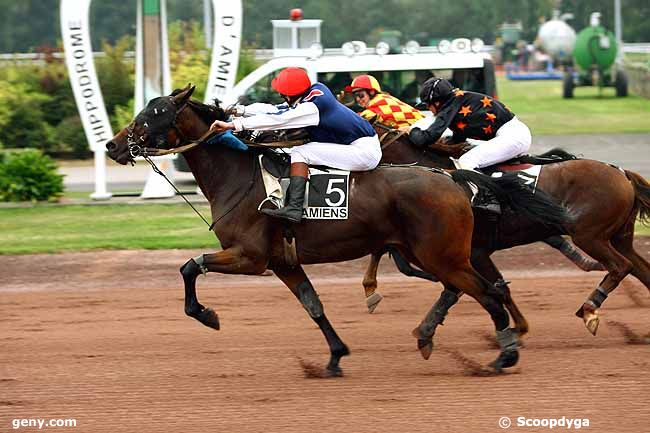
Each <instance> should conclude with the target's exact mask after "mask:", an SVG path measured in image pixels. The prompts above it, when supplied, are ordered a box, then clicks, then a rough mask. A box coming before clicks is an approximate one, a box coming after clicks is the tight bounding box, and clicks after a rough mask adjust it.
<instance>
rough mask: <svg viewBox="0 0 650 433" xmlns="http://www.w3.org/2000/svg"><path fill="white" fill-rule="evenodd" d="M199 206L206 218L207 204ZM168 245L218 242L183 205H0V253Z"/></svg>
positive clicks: (213, 245)
mask: <svg viewBox="0 0 650 433" xmlns="http://www.w3.org/2000/svg"><path fill="white" fill-rule="evenodd" d="M199 210H200V211H201V212H202V213H203V215H204V216H206V217H208V216H209V212H208V209H207V206H200V207H199ZM637 234H639V235H646V236H650V228H648V227H644V226H642V225H640V224H638V225H637ZM169 248H205V249H218V248H219V243H218V241H217V240H216V238H215V236H214V234H213V233H211V232H208V230H207V226H206V225H205V224H204V223H203V221H201V220H200V219H199V218H198V217H197V216H196V215H195V214H194V213H193V212H192V210H191V209H189V208H188V207H187V206H186V205H183V204H171V205H160V204H148V205H96V206H79V205H71V206H35V207H30V208H17V209H16V208H14V209H8V208H7V209H0V254H30V253H56V252H63V251H90V250H100V249H169Z"/></svg>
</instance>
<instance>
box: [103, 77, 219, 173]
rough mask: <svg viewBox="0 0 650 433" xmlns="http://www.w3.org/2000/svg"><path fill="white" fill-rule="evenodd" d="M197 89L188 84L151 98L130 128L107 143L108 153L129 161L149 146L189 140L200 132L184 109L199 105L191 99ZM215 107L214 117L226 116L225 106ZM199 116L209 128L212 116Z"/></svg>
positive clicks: (163, 147) (159, 147)
mask: <svg viewBox="0 0 650 433" xmlns="http://www.w3.org/2000/svg"><path fill="white" fill-rule="evenodd" d="M194 89H195V86H192V85H188V86H187V87H185V88H184V89H180V90H175V91H174V92H172V94H171V95H170V96H161V97H159V98H154V99H152V100H151V101H149V103H148V104H147V106H146V107H145V108H144V110H142V111H141V112H140V113H139V114H138V115H137V116H136V117H135V119H133V121H132V122H131V123H130V124H129V125H128V126H127V127H126V128H123V129H122V130H121V131H120V132H118V133H117V135H116V136H115V137H113V138H112V139H111V140H110V141H109V142H108V143H106V149H107V150H108V156H109V157H111V158H112V159H113V160H115V161H117V162H118V163H120V164H126V163H128V162H132V161H133V160H134V158H135V157H137V156H140V155H144V154H145V149H170V148H172V147H178V146H181V145H183V144H184V143H185V142H187V141H189V138H188V135H196V134H195V133H194V129H193V125H192V124H191V123H192V119H193V117H191V116H186V115H182V116H181V113H183V112H184V110H185V109H186V108H187V107H188V106H190V105H192V106H194V105H197V106H198V105H199V104H198V103H196V102H194V101H191V100H190V97H191V96H192V93H193V92H194ZM200 105H202V104H200ZM203 107H208V106H203ZM211 108H212V109H211V112H210V113H209V114H210V115H211V117H215V118H225V115H224V111H223V110H222V109H221V108H218V107H216V109H214V108H215V107H211ZM199 109H201V108H200V107H199ZM186 111H187V112H192V111H193V110H186ZM199 118H201V119H202V120H203V122H202V123H201V125H203V128H205V123H207V122H208V121H209V120H208V119H203V116H201V115H199Z"/></svg>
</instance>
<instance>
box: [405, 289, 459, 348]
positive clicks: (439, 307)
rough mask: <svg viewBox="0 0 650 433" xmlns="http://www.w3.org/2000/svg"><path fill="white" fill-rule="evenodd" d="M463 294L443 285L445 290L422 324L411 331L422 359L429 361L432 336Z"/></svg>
mask: <svg viewBox="0 0 650 433" xmlns="http://www.w3.org/2000/svg"><path fill="white" fill-rule="evenodd" d="M462 295H463V292H461V291H460V290H458V289H457V288H456V287H453V286H449V285H446V284H445V288H444V289H443V291H442V292H441V293H440V297H439V298H438V300H437V301H436V303H435V304H433V307H431V309H430V310H429V312H428V313H427V315H426V316H425V317H424V319H423V320H422V322H420V324H419V325H418V326H417V327H416V328H415V329H414V330H413V332H412V334H413V336H414V337H415V338H417V339H418V349H419V350H420V353H421V354H422V357H423V358H424V359H429V357H430V356H431V352H433V336H434V335H435V333H436V328H437V327H438V325H442V324H443V322H444V320H445V317H446V316H447V312H448V311H449V309H450V308H451V307H453V306H454V305H456V303H457V302H458V299H459V298H460V297H461V296H462Z"/></svg>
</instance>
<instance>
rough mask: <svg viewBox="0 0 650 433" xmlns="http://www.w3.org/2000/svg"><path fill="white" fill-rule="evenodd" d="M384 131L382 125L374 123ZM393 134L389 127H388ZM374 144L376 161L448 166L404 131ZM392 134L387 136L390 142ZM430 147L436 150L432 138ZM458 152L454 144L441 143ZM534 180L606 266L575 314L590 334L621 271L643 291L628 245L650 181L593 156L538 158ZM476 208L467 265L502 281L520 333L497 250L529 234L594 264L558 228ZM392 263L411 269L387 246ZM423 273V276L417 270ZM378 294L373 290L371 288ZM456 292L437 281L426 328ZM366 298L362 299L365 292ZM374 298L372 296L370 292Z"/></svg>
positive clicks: (645, 277)
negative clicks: (378, 153) (541, 161)
mask: <svg viewBox="0 0 650 433" xmlns="http://www.w3.org/2000/svg"><path fill="white" fill-rule="evenodd" d="M375 128H376V129H377V130H378V132H381V133H382V134H384V133H385V132H386V128H385V127H383V126H381V125H376V127H375ZM391 134H396V132H391ZM393 138H394V139H389V140H388V141H390V144H389V145H388V146H384V147H383V149H382V152H383V158H382V161H384V162H390V163H397V164H413V163H416V164H419V165H423V166H427V167H439V168H450V169H451V168H453V163H452V161H451V160H450V159H449V155H446V154H443V153H441V152H440V151H438V152H436V151H431V150H426V151H425V150H424V149H418V148H416V147H415V146H413V145H412V143H411V142H410V141H409V140H408V138H407V137H406V136H399V137H393ZM391 140H392V141H391ZM435 147H436V148H437V149H442V148H444V147H445V146H441V145H440V144H438V143H436V145H435ZM449 149H450V150H451V151H452V152H458V151H459V149H458V148H449ZM537 187H538V189H539V190H542V191H545V192H546V193H548V194H549V195H550V196H551V197H552V198H554V199H555V200H556V201H557V202H558V203H561V204H562V205H564V206H565V207H566V208H568V209H569V211H570V212H571V214H572V215H573V216H574V217H575V220H574V222H573V223H572V224H570V225H569V226H567V227H566V229H567V230H568V234H569V235H570V236H571V238H572V239H573V241H574V242H575V244H576V245H578V246H579V247H580V248H582V250H584V251H585V252H586V253H587V254H589V255H590V256H591V257H593V258H595V259H596V260H597V261H598V262H600V263H602V265H604V267H605V269H606V270H607V271H608V273H607V275H606V276H605V278H604V279H603V280H602V282H601V283H600V284H599V286H598V287H597V288H596V290H594V291H593V292H592V293H591V294H590V295H589V297H588V298H587V300H586V301H585V303H584V304H583V305H582V306H581V307H580V308H579V309H578V311H577V312H576V315H577V316H578V317H581V318H582V319H583V320H584V323H585V325H586V327H587V329H588V330H589V331H590V332H591V333H592V334H594V335H596V331H597V329H598V322H599V317H598V308H599V307H600V306H601V304H602V302H603V301H604V300H605V298H607V296H608V294H609V293H610V292H612V290H614V289H615V288H616V287H617V286H618V284H619V283H620V281H621V280H622V279H623V278H624V277H625V276H626V275H628V274H630V273H631V274H632V275H634V276H635V277H637V278H638V279H639V280H640V281H641V282H642V283H643V284H644V285H645V286H646V287H647V288H648V290H650V264H648V262H647V261H646V260H645V259H644V258H643V257H641V256H640V255H639V254H638V253H637V252H636V251H635V250H634V247H633V238H634V223H635V221H636V218H637V216H638V215H640V219H641V220H642V221H643V222H644V223H648V222H650V184H648V182H647V181H646V180H645V179H643V177H641V176H640V175H639V174H637V173H634V172H631V171H628V170H622V169H619V168H616V167H613V166H611V165H609V164H605V163H602V162H598V161H593V160H586V159H575V160H567V161H564V162H557V163H552V164H549V165H544V166H543V167H542V170H541V173H540V175H539V179H538V184H537ZM478 212H480V211H478ZM486 216H487V215H486V214H485V213H482V214H481V215H476V217H475V224H476V225H475V228H474V239H473V251H472V265H473V266H474V267H475V268H476V269H477V270H478V271H479V272H480V273H481V275H483V277H485V278H486V279H488V280H489V281H490V282H492V283H494V284H497V285H502V286H503V289H504V291H505V302H504V303H505V305H506V307H507V308H508V310H509V311H510V313H511V315H512V317H513V319H514V320H515V326H516V329H517V330H518V331H519V332H520V333H521V334H524V333H525V332H526V331H527V330H528V324H527V322H526V320H525V318H524V317H523V315H522V314H521V312H520V311H519V309H518V308H517V306H516V305H515V303H514V301H513V300H512V297H511V296H510V289H509V288H508V286H507V284H505V282H503V277H502V275H501V274H500V273H499V271H498V270H497V268H496V266H495V265H494V263H493V262H492V260H491V259H490V255H491V254H492V253H493V252H494V251H497V250H501V249H506V248H510V247H513V246H516V245H525V244H528V243H531V242H536V241H545V242H547V243H549V244H550V245H551V246H555V247H559V249H560V250H561V251H563V252H564V253H565V254H566V255H567V256H568V257H570V258H572V259H573V260H574V262H577V264H578V265H580V266H581V267H582V268H583V269H585V270H588V269H586V268H594V269H595V268H596V265H598V262H589V261H587V260H585V259H584V258H581V255H580V254H579V253H578V252H577V251H576V250H575V249H572V247H571V246H570V244H568V243H567V242H564V241H562V239H561V238H560V237H559V236H557V235H558V233H557V232H554V231H553V229H551V228H549V227H548V226H547V227H540V226H539V225H538V224H536V223H534V222H532V221H529V220H527V219H526V218H525V217H522V216H517V215H513V214H511V213H504V215H503V216H502V217H501V218H499V219H498V220H497V219H495V218H489V217H486ZM395 256H396V262H397V263H398V267H400V269H401V270H403V271H406V272H407V273H408V272H413V271H412V270H409V269H408V264H407V263H405V261H404V260H403V259H402V258H400V257H399V252H395ZM380 258H381V255H374V256H373V258H372V261H371V263H370V265H369V267H368V270H367V271H366V275H365V277H364V283H363V284H364V288H365V289H366V295H367V296H373V294H374V293H375V292H374V291H375V289H376V287H377V279H376V277H377V266H378V263H379V259H380ZM417 276H421V277H424V278H429V279H431V276H427V275H422V274H419V275H417ZM377 295H378V294H377ZM459 295H460V293H459V292H458V291H457V290H454V289H449V288H447V287H445V290H444V291H443V293H442V295H441V298H440V300H439V301H438V302H437V303H436V306H435V308H434V310H436V311H437V313H436V315H435V317H434V318H433V319H432V321H431V322H429V323H428V324H427V329H429V328H431V327H433V328H434V329H435V326H437V324H439V323H442V320H443V319H444V317H445V315H446V313H447V310H448V309H449V308H450V307H451V306H452V305H453V304H455V302H456V301H457V300H458V296H459ZM369 299H370V298H369ZM374 299H375V302H378V301H377V299H381V298H378V297H377V296H374Z"/></svg>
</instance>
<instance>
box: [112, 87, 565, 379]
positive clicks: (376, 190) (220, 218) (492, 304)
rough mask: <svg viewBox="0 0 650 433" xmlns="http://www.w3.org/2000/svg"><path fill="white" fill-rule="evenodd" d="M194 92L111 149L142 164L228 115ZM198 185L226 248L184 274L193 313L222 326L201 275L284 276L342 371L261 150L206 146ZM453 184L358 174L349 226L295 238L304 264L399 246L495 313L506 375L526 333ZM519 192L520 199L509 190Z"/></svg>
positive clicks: (423, 175)
mask: <svg viewBox="0 0 650 433" xmlns="http://www.w3.org/2000/svg"><path fill="white" fill-rule="evenodd" d="M193 90H194V88H193V87H188V88H186V89H183V90H182V91H177V92H174V93H173V94H172V96H168V97H161V98H156V99H154V100H152V101H151V102H150V103H149V104H148V105H147V107H146V108H145V109H144V110H143V111H142V112H141V113H140V114H139V115H138V116H137V117H136V118H135V120H134V121H133V122H132V123H131V124H130V125H129V126H128V127H127V128H125V129H123V130H122V131H120V132H119V133H118V134H117V135H116V136H115V137H114V138H113V139H112V140H111V141H110V142H109V143H107V146H106V147H107V150H108V154H109V156H110V157H111V158H112V159H114V160H115V161H117V162H118V163H121V164H126V163H128V162H131V161H133V157H134V156H135V155H137V154H139V153H140V152H141V149H142V147H150V148H172V147H177V146H180V145H183V144H185V142H187V141H188V140H190V139H193V140H197V139H198V138H199V137H203V134H205V133H206V131H207V130H208V125H210V124H211V123H212V121H213V120H214V119H216V118H219V119H223V118H224V117H225V116H224V112H223V110H221V109H218V108H216V107H212V106H206V105H203V104H200V103H198V102H195V101H192V100H191V99H190V96H191V94H192V92H193ZM185 158H186V159H187V162H188V165H189V167H190V168H191V170H192V172H193V174H194V177H195V178H196V181H197V183H198V184H199V187H200V188H201V190H202V192H203V193H204V194H205V197H206V198H207V200H208V201H209V203H210V207H211V213H212V218H213V221H214V223H213V226H214V232H215V234H216V235H217V236H218V238H219V240H220V241H221V245H222V247H223V250H222V251H218V252H216V253H212V254H203V255H200V256H198V257H195V258H193V259H190V260H188V261H187V263H185V264H184V265H183V266H182V267H181V274H182V276H183V280H184V282H185V313H186V314H187V315H189V316H191V317H194V318H195V319H197V320H199V321H200V322H201V323H203V324H204V325H206V326H208V327H211V328H214V329H219V319H218V316H217V314H216V313H215V312H214V311H213V310H212V309H210V308H206V307H204V306H203V305H201V304H200V303H199V301H198V299H197V297H196V278H197V277H198V276H199V275H200V274H202V273H207V272H220V273H229V274H249V275H258V274H261V273H263V272H264V271H265V270H266V269H267V268H268V269H271V270H273V271H274V272H275V274H276V275H277V276H278V278H280V280H282V281H283V282H284V283H285V284H286V285H287V287H289V289H290V290H291V292H292V293H293V294H294V295H295V297H296V298H298V300H299V301H300V303H301V304H302V306H303V307H304V308H305V309H306V310H307V312H308V314H309V315H310V317H312V319H313V320H314V322H315V323H316V324H317V325H318V326H319V327H320V329H321V331H322V333H323V334H324V336H325V339H326V340H327V343H328V345H329V348H330V361H329V364H328V366H327V371H328V372H329V374H331V375H339V374H341V369H340V367H339V361H340V359H341V357H343V356H346V355H348V354H349V351H348V348H347V346H346V345H345V344H344V343H343V341H342V340H341V339H340V338H339V336H338V335H337V333H336V332H335V330H334V328H333V327H332V325H331V324H330V322H329V320H328V319H327V317H326V316H325V313H324V310H323V306H322V304H321V302H320V300H319V298H318V295H317V294H316V291H315V290H314V287H313V286H312V284H311V282H310V281H309V279H308V278H307V276H306V275H305V272H304V271H303V269H302V266H300V265H293V264H291V263H288V262H287V260H286V259H285V254H284V248H283V231H284V229H285V226H284V225H283V224H282V223H278V222H277V221H274V220H272V219H270V218H268V217H266V216H264V215H262V214H260V213H259V212H258V211H257V206H258V204H259V203H260V202H261V201H262V200H263V199H264V198H265V190H264V186H263V183H262V180H261V174H260V171H259V168H258V154H257V153H256V152H252V151H247V152H241V151H236V150H232V149H229V148H226V147H224V146H218V145H212V146H209V145H199V146H196V147H194V148H192V149H191V150H188V151H187V152H185ZM454 179H457V180H459V181H460V180H471V182H473V183H476V184H477V185H484V186H486V187H489V188H491V190H492V191H493V192H494V193H495V194H497V195H498V196H499V198H500V199H501V200H503V201H504V202H510V204H511V205H513V204H514V207H515V208H518V209H519V210H520V211H523V212H527V213H528V214H529V215H530V212H529V211H530V210H531V209H533V208H536V209H537V212H538V214H539V215H543V216H542V217H540V218H542V219H546V220H547V221H548V223H549V224H564V223H566V221H567V215H566V214H565V213H564V211H563V209H561V208H559V207H557V206H555V205H553V204H552V203H551V202H549V201H544V200H539V199H537V198H535V197H534V196H533V195H531V194H530V193H528V192H524V191H523V190H522V189H521V188H519V186H518V185H515V184H514V183H508V182H507V181H506V182H503V181H501V180H498V181H495V180H492V179H490V178H488V177H486V176H482V175H477V174H475V173H472V172H463V171H459V172H457V173H455V174H454ZM454 179H452V177H450V176H448V175H446V174H440V173H434V172H431V171H429V170H425V169H422V168H415V169H414V168H381V169H377V170H373V171H370V172H358V173H351V177H350V185H351V188H350V194H349V209H348V210H349V212H348V213H349V216H348V219H347V220H335V221H318V220H307V221H305V222H303V223H302V224H299V225H295V226H294V227H293V232H294V235H295V242H296V245H297V256H298V260H299V263H300V264H310V263H327V262H338V261H344V260H351V259H355V258H359V257H363V256H365V255H367V254H372V253H377V252H379V251H381V250H382V249H384V248H385V246H387V245H390V246H392V247H394V248H396V249H397V250H399V251H400V253H401V254H403V255H404V257H405V258H406V259H407V260H409V261H410V262H411V263H414V264H415V265H416V266H419V267H420V268H421V269H423V270H425V271H426V272H429V273H432V274H435V275H436V276H437V277H438V278H440V280H441V281H442V282H443V283H445V284H447V285H449V286H450V287H457V288H459V290H462V291H463V292H465V293H467V294H468V295H470V296H472V297H473V298H475V299H476V300H477V301H478V302H479V303H480V304H481V306H483V308H484V309H485V310H487V311H488V313H489V314H490V316H491V318H492V320H493V322H494V325H495V328H496V330H497V340H498V341H499V343H500V345H501V348H502V349H501V352H500V354H499V357H498V358H497V359H496V360H495V361H494V362H493V363H492V364H491V365H492V367H493V368H494V369H495V370H497V371H500V370H501V369H503V368H507V367H510V366H512V365H514V364H515V363H516V362H517V360H518V351H517V335H516V333H515V332H514V331H512V330H511V329H510V328H508V324H509V317H508V313H507V312H506V310H505V309H504V307H503V302H502V295H501V293H500V292H499V290H498V289H497V288H495V287H494V286H493V285H492V284H490V283H489V282H488V281H487V280H485V279H484V278H483V277H481V276H480V274H479V273H478V272H476V270H474V269H473V268H472V266H471V264H470V251H471V236H472V227H473V224H474V221H473V214H472V209H471V207H470V203H469V200H468V196H467V194H466V191H465V190H464V189H463V188H462V187H460V186H459V185H458V184H457V183H456V182H455V181H454ZM507 188H512V189H513V191H512V193H511V194H507V193H506V192H505V189H507ZM418 346H419V348H420V350H421V352H422V354H423V356H425V357H428V356H429V355H430V353H431V348H432V347H433V343H432V337H431V336H429V337H427V336H426V335H423V336H419V338H418Z"/></svg>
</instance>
